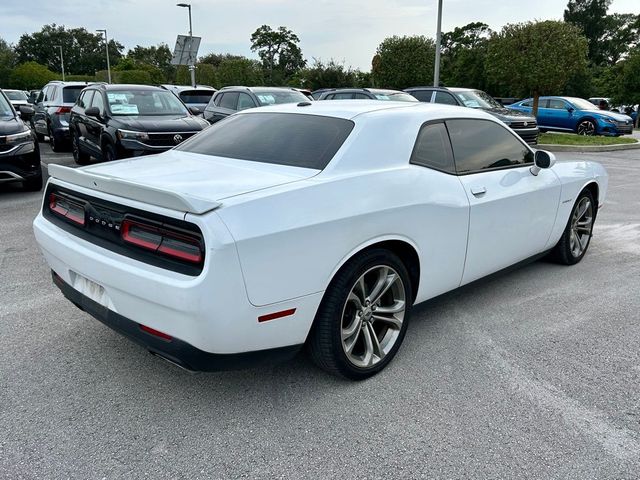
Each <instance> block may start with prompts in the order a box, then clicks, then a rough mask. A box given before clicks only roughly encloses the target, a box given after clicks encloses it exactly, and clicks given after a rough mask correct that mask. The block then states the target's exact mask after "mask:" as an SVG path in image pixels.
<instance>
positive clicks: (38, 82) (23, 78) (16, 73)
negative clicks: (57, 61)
mask: <svg viewBox="0 0 640 480" xmlns="http://www.w3.org/2000/svg"><path fill="white" fill-rule="evenodd" d="M57 78H59V77H58V75H57V74H56V73H55V72H52V71H51V70H49V69H48V68H47V67H45V66H44V65H40V64H39V63H36V62H25V63H21V64H20V65H18V66H17V67H16V68H14V69H13V72H11V76H10V78H9V83H10V84H11V86H12V87H13V88H19V89H21V90H32V89H36V88H42V87H43V86H45V85H46V84H47V83H48V82H50V81H51V80H56V79H57Z"/></svg>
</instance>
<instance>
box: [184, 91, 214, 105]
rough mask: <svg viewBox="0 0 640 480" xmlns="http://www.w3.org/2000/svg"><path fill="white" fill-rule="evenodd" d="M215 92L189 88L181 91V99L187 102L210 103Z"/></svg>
mask: <svg viewBox="0 0 640 480" xmlns="http://www.w3.org/2000/svg"><path fill="white" fill-rule="evenodd" d="M214 93H215V92H212V91H207V90H205V91H202V90H187V91H184V92H180V99H181V100H182V101H183V102H184V103H186V104H190V103H209V100H211V97H212V96H213V94H214Z"/></svg>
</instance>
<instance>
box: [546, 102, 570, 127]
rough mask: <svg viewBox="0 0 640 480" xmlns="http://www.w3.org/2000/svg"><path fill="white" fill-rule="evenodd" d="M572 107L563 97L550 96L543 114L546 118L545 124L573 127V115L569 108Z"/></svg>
mask: <svg viewBox="0 0 640 480" xmlns="http://www.w3.org/2000/svg"><path fill="white" fill-rule="evenodd" d="M570 108H572V107H571V105H569V103H568V102H566V101H565V100H562V99H561V98H549V99H547V100H546V105H545V108H543V109H541V110H543V112H542V114H543V115H544V118H545V123H544V125H546V126H549V127H553V128H557V129H567V130H572V129H573V123H575V122H572V121H570V118H572V117H573V115H572V112H570V111H569V109H570Z"/></svg>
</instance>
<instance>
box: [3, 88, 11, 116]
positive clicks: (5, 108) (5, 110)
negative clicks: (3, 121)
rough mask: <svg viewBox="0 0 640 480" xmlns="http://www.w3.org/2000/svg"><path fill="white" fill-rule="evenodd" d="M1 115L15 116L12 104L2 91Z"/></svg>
mask: <svg viewBox="0 0 640 480" xmlns="http://www.w3.org/2000/svg"><path fill="white" fill-rule="evenodd" d="M0 117H13V110H12V109H11V105H10V104H9V102H8V101H7V100H6V99H5V96H4V95H2V93H0Z"/></svg>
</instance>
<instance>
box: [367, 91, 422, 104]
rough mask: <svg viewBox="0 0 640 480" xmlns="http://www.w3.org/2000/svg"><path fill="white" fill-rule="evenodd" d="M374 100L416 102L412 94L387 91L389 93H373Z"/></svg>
mask: <svg viewBox="0 0 640 480" xmlns="http://www.w3.org/2000/svg"><path fill="white" fill-rule="evenodd" d="M374 96H375V97H376V100H384V101H391V102H417V101H418V100H417V99H416V97H414V96H413V95H409V94H408V93H404V92H397V93H396V92H389V93H375V92H374Z"/></svg>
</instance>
